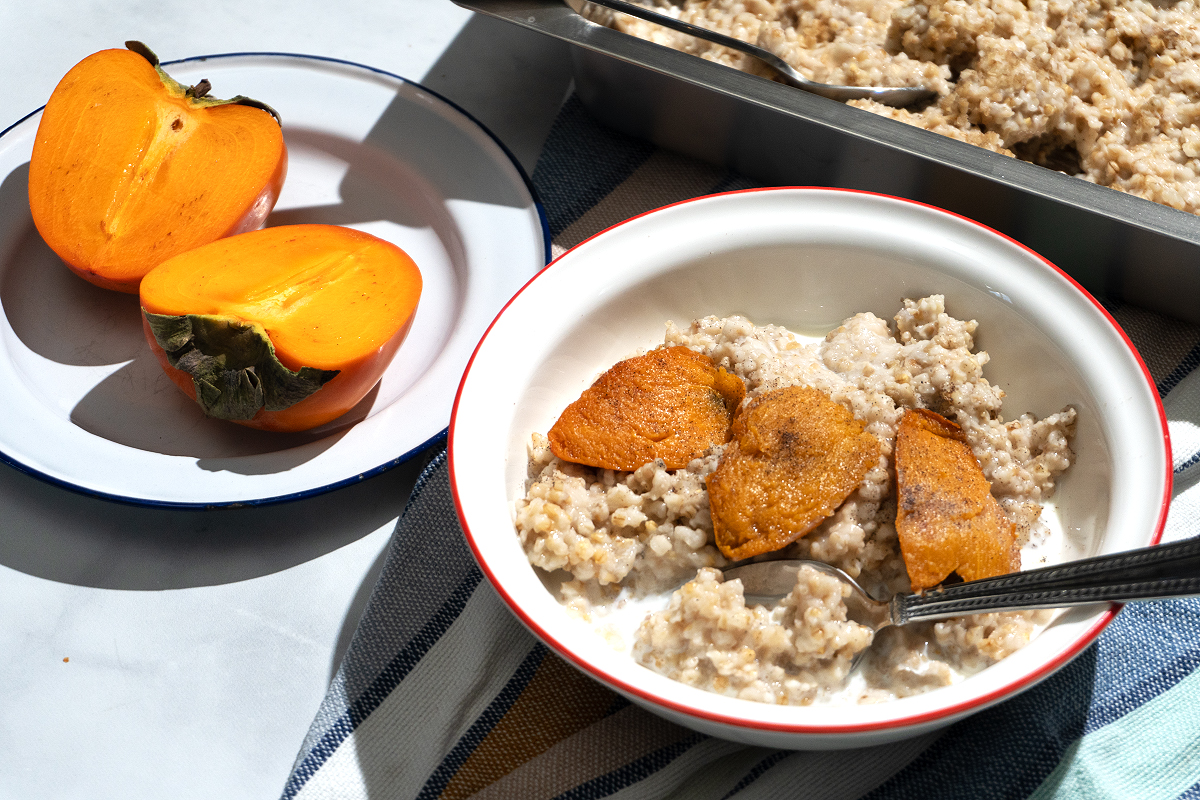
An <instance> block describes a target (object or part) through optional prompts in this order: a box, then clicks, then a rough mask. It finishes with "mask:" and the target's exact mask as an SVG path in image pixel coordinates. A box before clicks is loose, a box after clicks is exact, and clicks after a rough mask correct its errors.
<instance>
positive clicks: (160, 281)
mask: <svg viewBox="0 0 1200 800" xmlns="http://www.w3.org/2000/svg"><path fill="white" fill-rule="evenodd" d="M420 296H421V273H420V271H419V270H418V269H417V265H416V264H414V263H413V261H412V259H411V258H409V257H408V255H407V254H406V253H405V252H404V251H403V250H401V249H400V248H399V247H396V246H395V245H394V244H391V243H390V242H386V241H384V240H383V239H379V238H377V237H375V236H371V235H370V234H367V233H363V232H361V231H356V230H353V229H351V228H343V227H339V226H336V225H289V226H282V227H278V228H266V229H263V230H260V231H253V232H251V233H243V234H241V235H239V236H231V237H229V238H226V239H220V240H218V241H215V242H212V243H210V244H206V245H203V246H202V247H198V248H196V249H194V250H189V251H188V252H186V253H182V254H180V255H177V256H175V257H174V258H171V259H169V260H167V261H165V262H163V263H162V264H160V265H159V266H158V267H156V268H155V269H154V270H152V271H151V272H150V273H149V274H147V275H146V277H145V278H144V279H143V280H142V284H141V303H142V326H143V329H144V331H145V334H146V340H147V341H148V342H149V343H150V347H151V349H152V350H153V351H154V354H155V355H156V356H157V357H158V360H159V363H160V364H162V367H163V369H164V370H166V372H167V375H169V376H170V378H171V380H172V381H174V382H175V384H176V385H177V386H178V387H179V388H180V389H182V390H183V391H184V392H185V393H187V395H188V396H189V397H191V398H192V399H194V400H195V401H196V402H197V403H198V404H199V405H200V407H201V408H202V409H203V410H204V412H205V413H206V414H208V415H209V416H212V417H217V418H219V419H227V420H230V421H232V422H237V423H239V424H241V425H247V426H249V427H251V428H262V429H265V430H274V431H299V430H307V429H309V428H313V427H316V426H318V425H322V424H324V423H326V422H329V421H330V420H333V419H336V418H337V417H339V416H341V415H342V414H344V413H346V412H347V411H349V410H350V409H351V408H353V407H354V405H355V404H356V403H358V401H359V400H361V399H362V398H363V397H365V396H366V394H367V393H368V392H369V391H370V390H371V389H372V387H374V386H375V384H376V383H378V381H379V379H380V377H381V376H382V375H383V371H384V370H385V369H386V368H387V365H388V363H389V362H390V361H391V360H392V357H393V356H394V355H395V354H396V351H397V350H398V349H399V347H400V343H401V342H402V341H403V340H404V337H405V335H407V333H408V330H409V327H410V326H411V325H412V320H413V316H414V314H415V313H416V309H417V301H418V300H419V299H420Z"/></svg>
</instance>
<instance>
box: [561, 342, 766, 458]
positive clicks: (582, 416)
mask: <svg viewBox="0 0 1200 800" xmlns="http://www.w3.org/2000/svg"><path fill="white" fill-rule="evenodd" d="M745 396H746V386H745V384H744V383H742V379H741V378H739V377H737V376H736V375H731V374H729V373H728V372H726V371H725V370H724V369H720V368H718V367H716V366H714V365H713V362H712V359H711V358H709V357H708V356H706V355H704V354H703V353H697V352H695V351H694V350H689V349H688V348H686V347H663V348H659V349H657V350H651V351H650V352H649V353H646V354H645V355H644V356H637V357H635V358H630V359H626V360H625V361H621V362H619V363H617V364H615V365H614V366H613V367H612V368H611V369H610V370H608V372H605V373H604V374H603V375H601V376H600V377H599V378H597V379H596V382H595V383H593V384H592V385H591V386H590V387H589V388H587V389H586V390H584V392H583V394H582V395H581V396H580V397H579V399H578V400H576V401H575V402H574V403H571V405H569V406H567V408H566V410H565V411H563V413H562V415H561V416H560V417H559V418H558V421H557V422H555V423H554V427H552V428H551V429H550V433H549V436H548V438H549V439H550V449H551V450H552V451H553V453H554V455H556V456H558V457H559V458H561V459H564V460H566V461H573V462H575V463H577V464H586V465H588V466H591V467H602V468H604V469H620V470H633V469H637V468H638V467H640V466H642V465H643V464H646V463H648V462H650V461H653V460H655V459H656V458H661V459H662V460H663V462H664V463H665V464H666V465H667V468H668V469H681V468H683V467H686V466H687V465H688V463H689V462H690V461H692V459H695V458H699V457H700V456H702V455H704V451H705V450H707V449H708V448H710V447H712V446H713V445H715V444H723V443H724V442H726V441H728V439H729V422H730V419H732V417H733V414H734V412H735V411H736V410H737V407H738V405H739V404H740V403H741V402H742V398H744V397H745Z"/></svg>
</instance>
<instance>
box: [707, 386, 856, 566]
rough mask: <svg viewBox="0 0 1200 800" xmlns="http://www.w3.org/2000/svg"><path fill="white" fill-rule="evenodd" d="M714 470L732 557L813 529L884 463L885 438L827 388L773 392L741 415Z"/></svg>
mask: <svg viewBox="0 0 1200 800" xmlns="http://www.w3.org/2000/svg"><path fill="white" fill-rule="evenodd" d="M732 434H733V441H732V442H731V443H730V445H729V447H727V448H726V450H725V454H724V455H723V456H722V457H721V463H720V464H719V465H718V466H717V469H716V471H715V472H713V473H712V474H711V475H709V476H708V479H707V485H708V501H709V505H710V507H711V509H712V518H713V530H714V532H715V534H716V540H717V547H718V548H719V549H720V550H721V553H722V554H724V555H725V557H726V558H731V559H735V560H736V559H742V558H749V557H750V556H755V555H759V554H760V553H769V552H771V551H773V550H778V549H779V548H781V547H783V546H785V545H787V544H789V543H791V542H793V541H795V540H796V539H798V538H800V537H801V536H803V535H804V534H806V533H808V532H809V531H811V530H812V529H813V528H815V527H816V526H817V525H819V524H820V523H821V521H822V520H824V519H825V518H826V517H828V516H830V515H831V514H833V512H834V511H836V510H837V507H838V506H840V505H841V504H842V502H843V501H845V499H846V498H847V497H849V496H850V494H851V492H853V491H854V490H855V489H856V488H858V486H859V484H861V483H862V481H863V478H864V477H865V476H866V474H867V472H868V471H869V470H870V469H871V468H872V467H873V466H875V465H876V464H878V463H879V456H880V444H879V440H878V439H876V438H875V437H874V436H872V435H871V434H869V433H867V432H865V431H864V430H863V424H862V423H861V422H859V421H858V420H856V419H855V418H854V416H853V415H852V414H851V413H850V412H849V411H848V410H847V409H846V408H845V407H843V406H841V405H839V404H838V403H835V402H834V401H833V400H830V399H829V398H828V397H826V396H825V395H824V394H823V393H822V392H820V391H818V390H816V389H812V388H809V387H800V386H792V387H788V388H785V389H777V390H775V391H771V392H765V393H763V394H761V395H759V396H758V397H756V398H755V399H754V400H753V401H751V402H750V403H749V404H748V405H747V406H746V408H744V409H743V410H742V412H741V413H740V414H739V415H738V416H737V419H735V420H734V423H733V430H732Z"/></svg>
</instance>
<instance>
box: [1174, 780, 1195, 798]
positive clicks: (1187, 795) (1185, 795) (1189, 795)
mask: <svg viewBox="0 0 1200 800" xmlns="http://www.w3.org/2000/svg"><path fill="white" fill-rule="evenodd" d="M1176 800H1200V783H1194V784H1192V788H1190V789H1188V790H1187V791H1186V792H1184V793H1183V794H1181V795H1179V797H1177V798H1176Z"/></svg>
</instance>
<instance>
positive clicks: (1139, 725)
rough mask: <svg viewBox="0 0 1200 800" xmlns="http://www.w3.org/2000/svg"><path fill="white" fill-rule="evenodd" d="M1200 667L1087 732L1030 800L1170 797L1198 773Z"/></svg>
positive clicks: (1167, 799)
mask: <svg viewBox="0 0 1200 800" xmlns="http://www.w3.org/2000/svg"><path fill="white" fill-rule="evenodd" d="M1198 706H1200V673H1196V674H1193V675H1189V676H1188V677H1186V678H1185V679H1184V680H1182V681H1180V682H1178V683H1177V684H1175V685H1174V686H1173V687H1172V688H1171V689H1170V690H1168V691H1166V692H1164V693H1162V694H1160V695H1158V696H1157V697H1155V698H1154V699H1152V700H1150V701H1149V702H1147V703H1145V704H1143V705H1141V706H1139V707H1138V708H1136V709H1133V710H1132V711H1130V713H1128V714H1126V715H1125V716H1123V717H1121V719H1119V720H1117V721H1115V722H1113V723H1111V724H1109V725H1106V726H1104V727H1103V728H1101V729H1099V730H1098V731H1095V732H1093V733H1089V734H1088V735H1086V736H1084V737H1083V739H1081V740H1080V741H1079V742H1076V744H1075V745H1074V746H1073V747H1072V748H1071V750H1070V752H1068V753H1067V755H1066V756H1065V757H1064V758H1063V759H1062V763H1060V764H1059V766H1058V769H1056V770H1055V771H1054V772H1053V774H1051V775H1050V777H1049V778H1047V779H1046V781H1045V782H1044V783H1043V784H1042V785H1041V786H1040V787H1038V790H1037V791H1036V792H1034V794H1033V795H1032V796H1031V797H1030V798H1029V800H1073V799H1074V798H1077V797H1083V798H1089V800H1125V798H1137V800H1175V798H1177V797H1178V796H1179V793H1180V792H1184V791H1187V789H1188V787H1189V786H1191V785H1193V784H1194V783H1195V782H1196V781H1197V780H1198V779H1200V719H1198V718H1197V715H1196V708H1197V707H1198Z"/></svg>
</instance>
